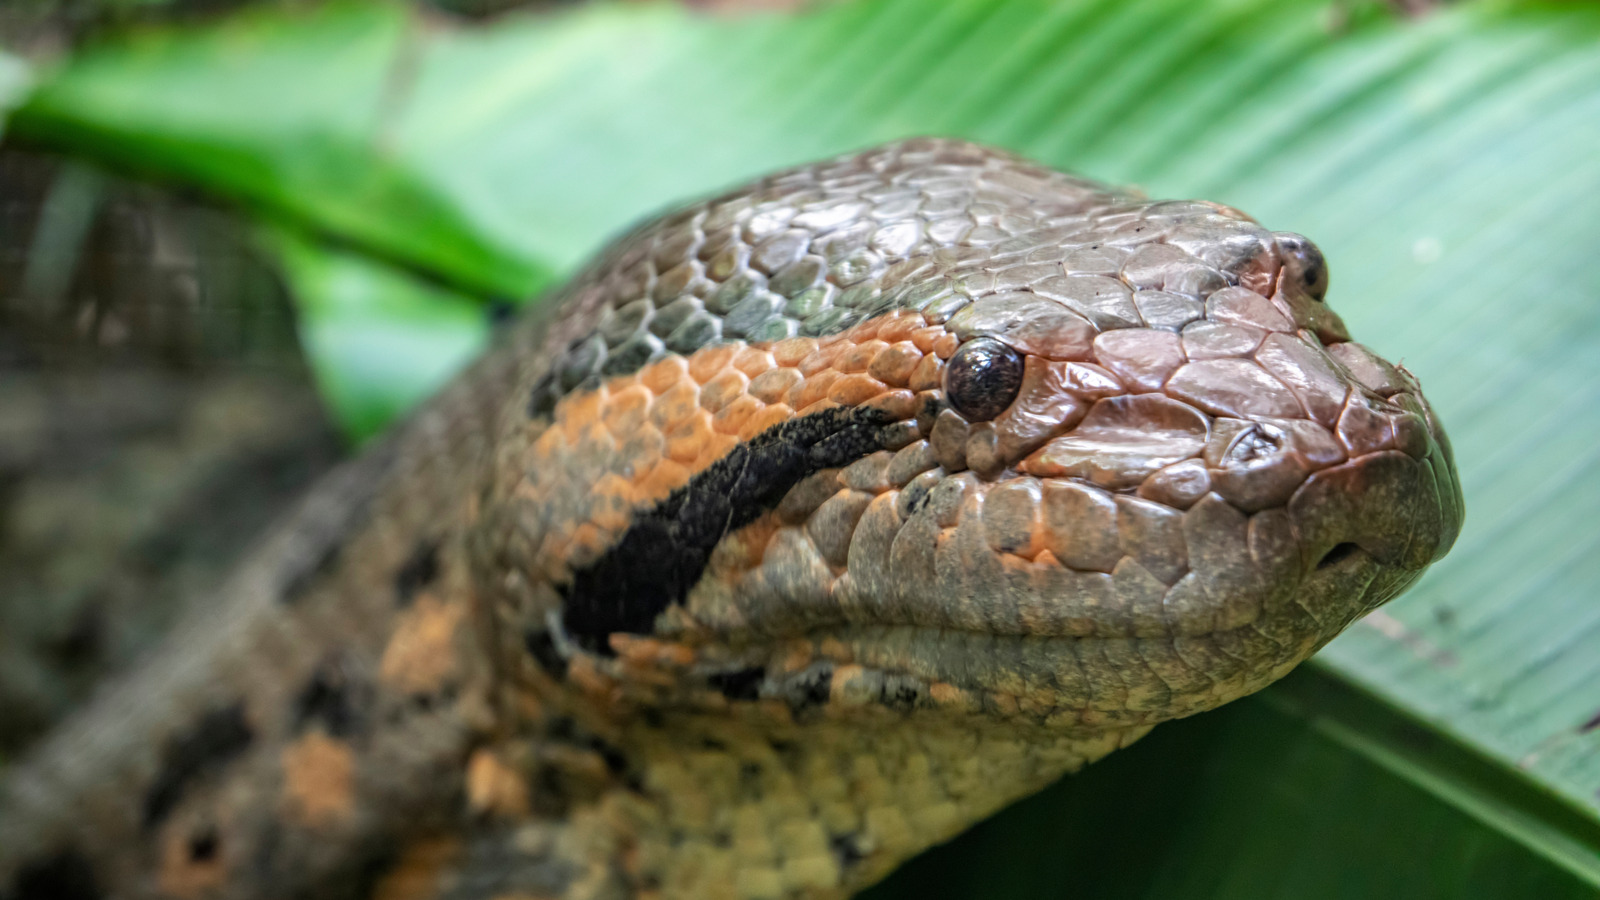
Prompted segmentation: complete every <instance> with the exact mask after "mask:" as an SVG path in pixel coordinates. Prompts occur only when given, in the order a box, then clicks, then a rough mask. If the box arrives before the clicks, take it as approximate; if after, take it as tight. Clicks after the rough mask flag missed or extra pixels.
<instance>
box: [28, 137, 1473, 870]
mask: <svg viewBox="0 0 1600 900" xmlns="http://www.w3.org/2000/svg"><path fill="white" fill-rule="evenodd" d="M1326 288H1327V272H1326V267H1325V264H1324V263H1323V261H1322V258H1321V255H1320V253H1318V252H1317V250H1316V248H1315V246H1314V245H1312V244H1311V243H1310V242H1309V241H1307V240H1306V239H1305V238H1302V237H1300V236H1298V235H1293V234H1287V233H1273V232H1270V231H1268V230H1266V229H1264V228H1263V227H1261V226H1260V225H1258V224H1256V223H1255V222H1254V221H1253V220H1252V219H1250V218H1249V217H1247V216H1245V215H1244V214H1242V213H1240V212H1238V211H1236V210H1233V209H1230V208H1228V207H1224V206H1220V205H1217V204H1213V203H1204V202H1188V201H1179V202H1151V201H1148V200H1145V199H1143V198H1141V197H1139V196H1137V195H1136V194H1133V193H1131V192H1126V191H1120V190H1114V189H1110V188H1107V187H1104V186H1101V185H1098V184H1095V183H1093V182H1089V181H1086V180H1082V179H1078V178H1075V177H1072V176H1068V175H1064V174H1061V173H1058V172H1055V171H1051V170H1049V169H1047V168H1044V167H1042V166H1039V165H1036V164H1033V163H1030V162H1027V161H1025V160H1022V159H1019V158H1017V157H1015V156H1012V155H1010V154H1007V153H1004V152H1001V151H997V150H993V149H990V148H986V147H982V146H978V145H974V144H970V143H965V142H960V141H954V140H942V139H920V140H912V141H905V142H900V143H895V144H890V145H886V146H883V147H878V148H875V149H871V150H868V151H865V152H862V153H858V154H854V155H849V156H844V157H840V158H837V159H832V160H826V161H823V162H819V163H816V164H813V165H809V166H804V167H800V168H796V169H792V170H788V171H784V172H779V173H777V174H774V175H770V176H768V177H765V178H762V179H760V180H757V181H755V182H753V183H751V184H749V185H746V186H744V187H741V188H739V189H737V190H734V191H731V192H729V193H727V194H724V195H722V196H719V197H716V198H714V199H711V200H707V201H704V202H700V203H697V204H693V205H690V206H687V207H685V208H683V209H680V210H678V211H675V212H672V213H669V214H667V215H665V216H663V217H661V218H658V219H655V220H653V221H651V222H649V223H647V224H645V225H643V226H641V227H639V228H638V229H636V230H634V231H633V232H631V233H629V234H627V235H625V236H623V237H622V238H620V239H618V240H617V241H616V242H614V243H613V244H612V245H611V246H610V247H609V249H607V250H606V251H604V252H603V253H602V254H601V255H600V257H598V259H597V260H596V261H595V262H594V263H593V264H592V265H591V266H589V267H588V268H587V269H586V270H585V271H584V272H583V273H582V274H580V275H579V276H578V277H577V278H575V279H574V280H573V281H572V282H571V283H570V284H569V285H567V286H566V287H565V288H563V289H562V290H561V291H559V292H558V293H557V294H556V295H554V297H553V298H551V299H549V300H547V301H546V302H544V303H542V304H540V305H538V306H537V308H536V310H535V311H533V312H531V313H530V314H528V315H527V316H525V317H522V318H521V319H519V320H517V321H515V322H513V323H511V324H509V325H508V326H507V327H506V328H505V330H504V332H503V333H502V334H501V335H500V339H499V341H498V344H497V345H496V347H495V348H494V349H493V350H492V351H491V352H490V353H488V354H487V355H486V356H485V357H484V358H483V359H481V360H480V361H479V362H478V363H476V364H475V365H474V366H473V367H471V369H470V370H469V371H467V372H466V373H464V374H463V375H462V376H460V377H459V378H458V379H457V380H456V381H455V382H453V383H452V384H451V385H450V386H449V387H448V388H447V389H446V390H444V391H443V392H442V393H441V394H440V395H439V396H438V397H436V398H435V399H434V400H433V401H431V402H430V403H428V404H427V405H426V406H425V407H424V408H423V409H421V410H420V411H419V412H418V413H416V414H415V415H414V416H412V417H411V418H410V419H409V420H408V421H407V422H406V423H404V424H403V425H402V426H400V427H398V428H397V429H395V431H394V432H393V433H392V434H390V435H389V436H388V437H387V438H385V439H384V440H382V441H380V442H379V443H378V444H377V445H376V446H375V447H373V448H372V449H370V450H368V451H367V452H366V453H365V454H364V455H363V456H362V457H361V458H360V459H358V460H357V461H355V462H353V463H352V464H350V465H348V466H347V467H345V468H344V469H342V470H340V471H339V472H337V473H335V474H334V475H333V476H331V477H330V478H329V479H328V480H327V481H326V482H325V483H323V484H322V485H321V486H319V488H318V489H317V490H316V491H314V492H313V493H312V494H311V496H309V497H308V498H307V499H306V501H305V502H304V504H303V505H302V506H301V508H300V509H299V511H298V512H297V513H295V515H294V516H292V517H291V519H290V520H289V521H287V522H285V523H284V524H283V526H282V527H281V528H279V529H277V530H276V531H275V533H274V534H273V535H271V536H270V537H269V538H268V539H267V540H266V541H265V542H264V543H263V545H262V546H261V547H260V548H259V549H258V551H257V552H256V553H255V554H254V555H253V556H251V557H250V558H249V559H248V560H247V561H246V562H245V563H244V564H243V565H242V567H241V568H240V569H239V570H238V572H237V573H236V575H235V577H234V578H233V579H232V580H231V581H230V582H229V583H228V585H227V587H226V589H225V590H224V591H222V592H221V593H220V594H219V595H218V596H216V597H214V598H208V601H209V602H207V603H206V604H204V606H203V607H202V608H199V609H197V610H195V612H194V614H193V615H192V616H191V617H190V618H189V619H188V620H187V623H186V624H185V625H184V626H182V627H180V628H179V629H177V631H176V632H175V633H174V634H173V635H171V636H170V638H169V640H168V641H167V642H166V643H165V645H164V646H163V648H162V649H161V651H160V652H158V653H156V654H154V655H153V657H152V658H151V659H149V660H148V661H147V663H146V664H145V665H144V666H143V668H142V669H140V670H139V671H138V672H137V673H135V674H134V675H132V676H130V677H129V678H127V679H125V680H124V681H123V683H120V684H117V685H113V686H109V687H108V688H106V689H105V690H103V691H102V692H101V694H100V695H99V696H98V697H97V699H96V701H95V702H94V703H93V704H91V706H90V708H89V709H87V710H86V711H84V712H83V713H82V714H81V715H79V716H78V717H77V718H76V719H75V720H74V721H72V722H70V723H69V724H68V725H66V726H65V727H63V728H62V729H60V730H59V731H58V732H57V733H56V734H55V735H53V736H52V737H50V738H49V739H47V740H46V741H44V742H43V746H42V747H40V748H38V749H37V750H36V752H35V753H34V754H33V755H32V757H31V758H30V759H28V760H27V761H25V762H22V763H19V764H18V765H16V766H13V767H12V770H11V772H10V773H9V775H8V777H7V779H6V780H5V782H4V784H3V786H0V791H3V793H0V804H3V805H0V892H3V896H4V897H6V898H9V900H36V898H41V897H56V898H67V900H90V898H95V900H98V898H153V897H160V898H176V900H198V898H230V900H235V898H237V900H244V898H269V897H317V898H341V897H352V898H354V897H374V898H379V900H401V898H452V900H479V898H482V900H488V898H513V897H515V898H531V897H541V898H543V897H550V898H567V900H578V898H630V897H638V898H645V897H661V898H729V900H734V898H739V900H755V898H786V897H808V898H826V897H842V896H846V895H848V894H850V893H852V892H854V891H856V890H858V889H860V888H861V887H863V886H865V885H867V884H870V883H872V882H873V881H875V880H877V879H878V878H881V877H882V876H883V875H884V874H885V873H887V872H888V871H890V870H891V869H892V868H893V867H894V866H895V865H896V864H898V863H899V862H900V861H902V860H904V859H905V858H906V857H908V856H910V855H912V854H914V853H916V852H918V851H919V850H921V849H923V848H925V847H927V846H929V845H931V844H933V843H936V842H938V841H941V840H944V839H946V838H948V837H950V836H952V835H954V834H955V833H957V832H959V831H960V830H962V829H963V828H965V827H966V826H968V825H969V824H971V823H972V822H974V821H976V820H977V819H979V818H981V817H983V816H985V815H988V814H989V813H990V812H992V811H994V810H995V809H997V808H999V807H1000V806H1002V805H1004V804H1006V803H1008V802H1010V801H1011V800H1013V799H1015V798H1017V797H1019V796H1022V795H1025V794H1027V793H1029V792H1032V791H1034V790H1037V789H1038V788H1040V787H1043V786H1044V785H1046V784H1047V783H1049V782H1050V781H1052V780H1053V779H1055V778H1057V777H1059V776H1060V775H1061V774H1062V773H1064V772H1069V771H1072V770H1075V769H1077V768H1079V767H1080V766H1082V765H1084V764H1085V763H1088V762H1090V761H1092V760H1094V759H1096V758H1098V757H1100V756H1102V755H1104V754H1106V753H1108V752H1110V751H1112V750H1114V749H1117V748H1119V747H1122V746H1125V745H1127V744H1128V743H1129V742H1131V741H1133V740H1135V739H1137V738H1138V737H1139V736H1140V735H1142V734H1144V733H1145V732H1146V731H1147V730H1148V729H1149V728H1151V727H1152V726H1153V725H1155V724H1157V723H1159V722H1161V721H1164V720H1167V719H1171V718H1175V717H1179V716H1186V715H1190V714H1192V713H1196V712H1200V711H1203V710H1206V709H1209V708H1212V707H1215V706H1217V705H1219V704H1222V703H1225V702H1227V701H1229V700H1232V699H1234V698H1237V697H1239V696H1242V695H1244V694H1247V693H1249V692H1251V691H1254V690H1257V689H1259V688H1261V687H1262V686H1264V685H1266V684H1268V683H1270V682H1271V681H1273V680H1274V679H1276V678H1278V677H1280V676H1282V675H1283V674H1284V673H1286V672H1287V671H1289V670H1290V669H1291V668H1293V667H1294V666H1295V665H1296V664H1298V663H1299V662H1301V661H1302V660H1304V659H1305V658H1306V657H1308V656H1309V655H1310V654H1312V653H1313V652H1314V651H1315V650H1317V649H1318V648H1319V647H1321V646H1322V645H1323V644H1324V643H1326V642H1327V641H1328V640H1330V639H1331V638H1332V637H1333V636H1334V635H1336V634H1338V632H1339V631H1340V630H1341V629H1342V628H1344V627H1345V626H1346V625H1347V624H1349V623H1350V622H1351V621H1353V620H1354V619H1355V618H1357V617H1359V616H1360V615H1362V614H1363V613H1364V612H1366V611H1367V610H1370V609H1372V608H1373V607H1375V606H1377V605H1378V604H1380V603H1383V602H1385V601H1387V600H1389V599H1390V598H1392V597H1394V596H1396V595H1397V594H1399V593H1400V592H1401V591H1403V590H1404V589H1405V588H1406V587H1407V586H1408V585H1410V584H1411V583H1412V582H1413V581H1414V580H1415V579H1416V578H1417V577H1418V575H1420V573H1421V572H1422V571H1423V570H1424V569H1425V568H1426V567H1427V566H1428V565H1429V564H1430V563H1431V562H1433V561H1434V560H1436V559H1438V558H1439V557H1440V556H1442V555H1443V554H1444V553H1445V552H1446V551H1447V550H1448V549H1449V547H1450V545H1451V543H1452V542H1453V540H1454V538H1455V535H1456V533H1457V531H1458V529H1459V526H1460V522H1461V516H1462V502H1461V495H1460V488H1459V485H1458V482H1457V478H1456V473H1455V470H1454V466H1453V463H1452V461H1451V457H1450V451H1449V445H1448V443H1447V441H1446V439H1445V436H1444V433H1443V431H1442V430H1441V429H1440V426H1439V424H1438V422H1437V421H1436V419H1435V418H1434V416H1433V414H1432V413H1431V411H1430V410H1429V408H1428V406H1427V403H1426V401H1425V400H1424V399H1423V396H1422V394H1421V392H1420V390H1419V388H1418V385H1417V382H1416V381H1415V379H1414V378H1413V377H1412V376H1411V375H1410V374H1409V373H1407V372H1405V371H1404V370H1403V369H1399V368H1397V367H1394V366H1391V365H1389V364H1388V363H1386V362H1384V361H1383V360H1382V359H1380V358H1378V357H1377V356H1376V355H1374V354H1373V353H1371V352H1370V351H1368V350H1367V349H1365V348H1364V347H1362V346H1361V345H1359V344H1356V343H1353V342H1351V341H1350V340H1349V336H1348V334H1347V333H1346V331H1345V327H1344V325H1343V323H1342V322H1341V321H1340V319H1339V318H1338V316H1336V315H1335V314H1334V313H1333V312H1332V311H1331V310H1329V309H1328V308H1327V306H1326V305H1325V304H1324V303H1323V293H1324V292H1325V291H1326Z"/></svg>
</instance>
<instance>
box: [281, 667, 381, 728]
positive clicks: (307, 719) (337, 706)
mask: <svg viewBox="0 0 1600 900" xmlns="http://www.w3.org/2000/svg"><path fill="white" fill-rule="evenodd" d="M370 702H371V690H370V688H368V687H367V686H366V685H365V684H363V683H362V682H361V681H359V680H358V679H356V678H355V677H354V676H353V675H352V673H351V672H350V670H349V667H348V666H346V665H345V664H344V662H343V661H342V660H340V659H338V658H332V659H329V660H327V661H325V662H323V664H322V665H320V666H318V667H317V671H316V672H315V673H313V674H312V676H311V679H310V680H309V681H307V682H306V684H305V687H303V688H301V689H300V693H299V695H298V696H296V697H295V705H294V719H295V728H296V729H305V728H308V727H310V726H312V725H315V724H320V725H321V726H322V728H323V730H324V731H326V732H327V733H328V735H329V736H331V737H337V738H349V737H353V736H354V735H356V734H358V733H359V732H360V731H361V730H362V726H363V724H364V714H365V710H366V708H367V707H368V705H369V704H370Z"/></svg>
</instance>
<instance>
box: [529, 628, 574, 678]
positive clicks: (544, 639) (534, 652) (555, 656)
mask: <svg viewBox="0 0 1600 900" xmlns="http://www.w3.org/2000/svg"><path fill="white" fill-rule="evenodd" d="M522 643H523V645H524V646H525V647H527V648H528V655H529V656H532V657H533V661H534V662H536V663H538V664H539V668H541V669H543V670H545V672H546V673H547V674H549V675H550V677H552V678H555V679H556V680H558V681H559V680H561V679H563V678H566V677H567V660H566V658H565V657H563V656H562V655H561V651H559V650H557V649H556V642H555V638H554V637H552V636H551V634H550V632H548V631H543V630H539V631H529V632H527V633H526V634H524V635H523V636H522Z"/></svg>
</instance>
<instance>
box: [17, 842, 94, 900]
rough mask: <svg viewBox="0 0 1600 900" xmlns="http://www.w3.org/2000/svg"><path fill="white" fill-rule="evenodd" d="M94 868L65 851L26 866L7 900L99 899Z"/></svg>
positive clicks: (79, 856) (77, 856) (18, 876)
mask: <svg viewBox="0 0 1600 900" xmlns="http://www.w3.org/2000/svg"><path fill="white" fill-rule="evenodd" d="M101 896H102V895H101V893H100V886H99V885H98V884H97V883H96V882H95V877H94V868H93V867H92V866H91V865H90V864H89V861H88V860H87V859H84V858H83V856H82V855H81V854H79V853H75V852H72V851H70V850H68V851H62V852H60V853H57V854H56V855H54V856H51V857H48V858H46V859H42V860H39V861H38V862H35V863H31V864H29V865H26V866H23V867H22V869H21V871H19V872H17V880H16V881H15V882H13V884H12V888H11V890H10V891H8V892H5V893H3V894H0V897H4V898H5V900H100V898H101Z"/></svg>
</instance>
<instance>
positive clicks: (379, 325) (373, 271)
mask: <svg viewBox="0 0 1600 900" xmlns="http://www.w3.org/2000/svg"><path fill="white" fill-rule="evenodd" d="M263 244H264V245H265V246H266V247H267V248H268V249H269V250H271V251H272V252H273V253H274V255H275V256H276V258H277V259H278V261H279V264H280V267H281V269H282V271H283V273H284V276H285V277H286V278H287V279H288V282H289V289H290V292H291V293H292V294H293V295H294V297H295V300H296V303H297V304H298V307H299V314H300V316H299V324H300V341H301V343H302V344H303V345H304V346H305V349H306V355H307V357H308V358H309V359H310V361H311V369H312V374H313V376H314V377H315V378H316V380H317V386H318V389H319V390H320V391H321V392H322V396H323V397H324V398H326V400H327V402H328V405H329V406H330V407H331V408H332V410H333V414H334V418H335V419H336V420H337V421H338V422H339V423H340V424H342V425H343V426H344V429H345V432H346V434H348V435H349V436H350V437H351V438H352V439H353V440H356V441H361V440H365V439H366V438H369V437H371V436H373V435H374V434H377V433H378V432H379V431H382V430H383V428H384V426H386V425H388V424H389V423H390V422H391V421H393V420H394V419H395V418H396V417H398V416H399V415H401V414H402V413H404V412H405V411H406V410H407V409H409V408H411V407H412V406H413V405H415V404H416V403H417V402H419V401H421V400H423V399H425V398H426V397H428V396H429V395H430V394H432V393H433V392H434V391H437V390H438V389H439V388H440V387H441V386H442V385H443V384H444V383H445V382H446V381H448V380H449V379H450V376H452V375H454V374H455V373H456V372H457V371H459V370H460V369H461V367H462V366H464V365H466V364H467V363H468V362H470V361H471V360H472V359H473V357H475V356H477V355H478V354H479V353H480V352H482V350H483V348H484V345H485V344H486V342H487V340H488V336H489V320H488V318H487V317H486V315H485V314H484V309H483V306H482V304H480V303H479V302H477V301H476V300H475V299H473V298H471V297H467V296H465V295H463V294H460V293H458V292H456V291H452V290H450V289H448V288H444V287H439V286H437V285H432V284H428V283H426V282H423V281H419V280H418V279H416V278H414V277H411V276H409V275H407V274H406V273H405V272H403V271H399V270H396V269H394V268H392V267H390V266H386V265H384V264H382V263H380V262H377V261H375V260H373V259H372V258H370V257H367V256H362V255H359V254H355V253H351V252H349V251H339V250H335V249H331V248H327V247H322V246H318V245H317V244H315V243H314V242H311V241H308V240H307V239H305V238H304V237H303V236H300V235H297V234H295V233H294V232H292V231H290V230H287V229H282V228H273V229H268V230H266V231H264V232H263Z"/></svg>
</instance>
